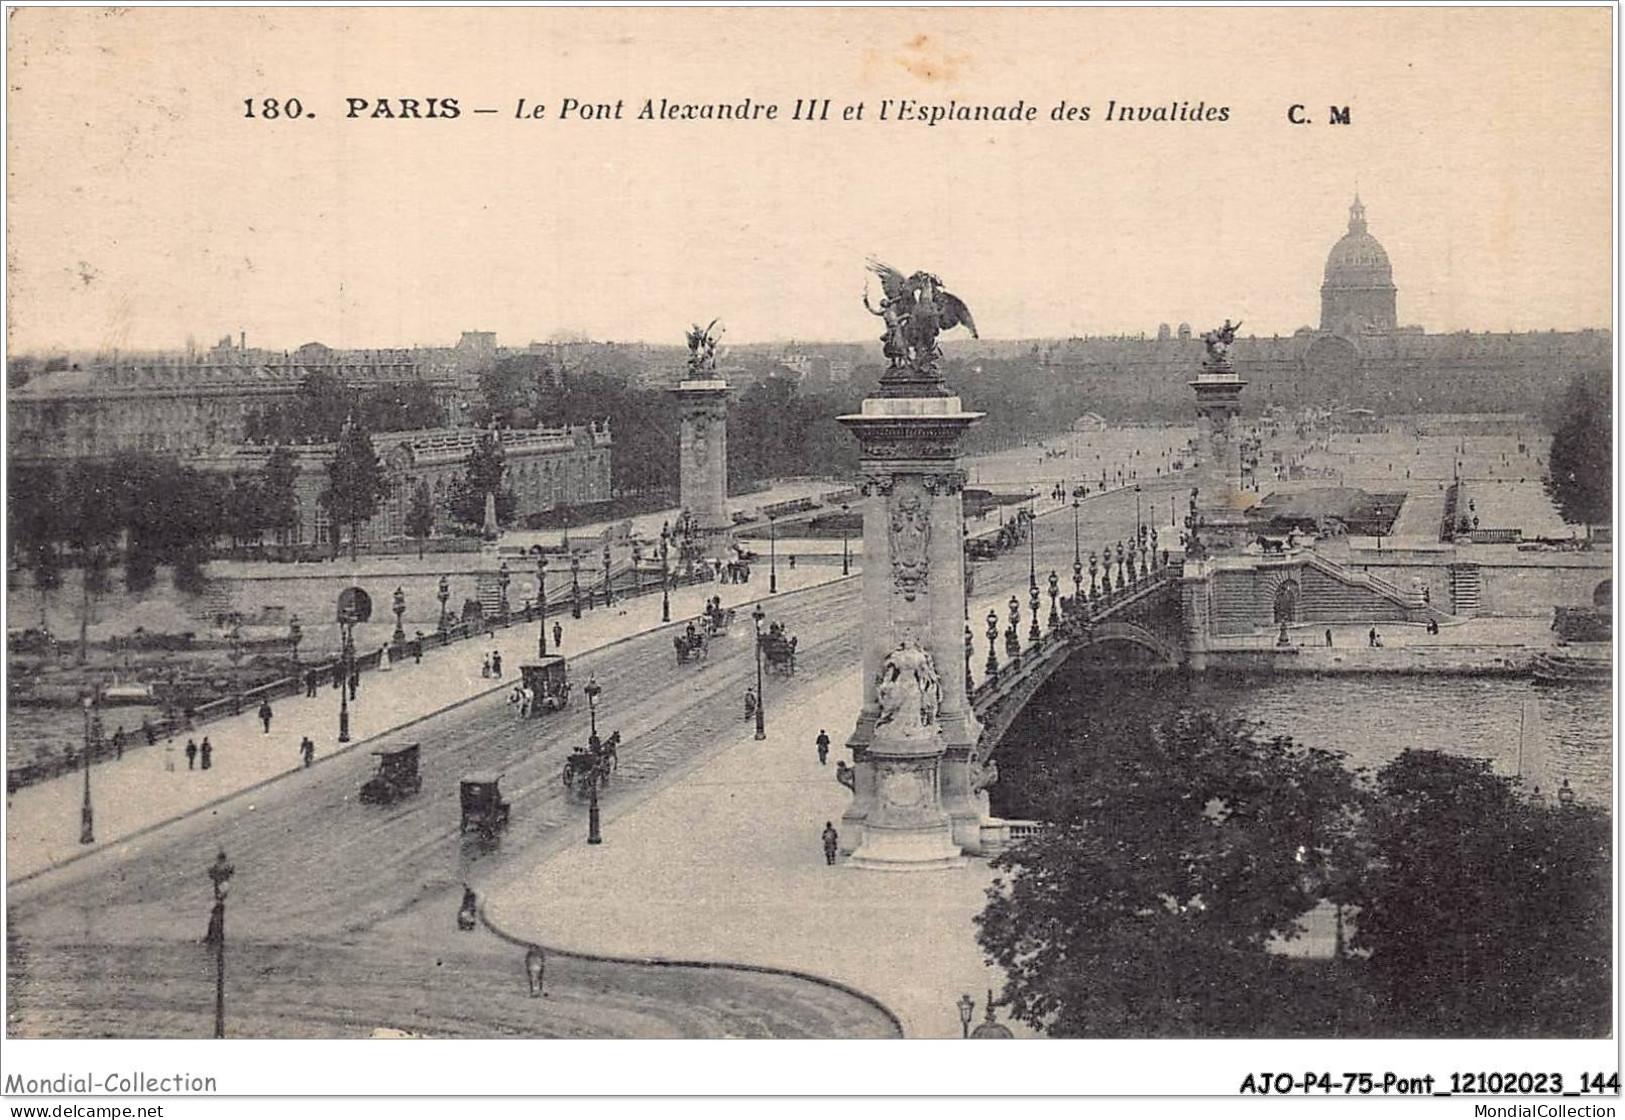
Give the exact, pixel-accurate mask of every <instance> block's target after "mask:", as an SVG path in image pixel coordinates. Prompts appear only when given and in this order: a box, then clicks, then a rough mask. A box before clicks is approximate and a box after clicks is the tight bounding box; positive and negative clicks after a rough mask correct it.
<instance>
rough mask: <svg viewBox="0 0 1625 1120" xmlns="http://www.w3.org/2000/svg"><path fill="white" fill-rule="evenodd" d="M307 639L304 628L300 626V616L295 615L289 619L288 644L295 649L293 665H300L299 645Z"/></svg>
mask: <svg viewBox="0 0 1625 1120" xmlns="http://www.w3.org/2000/svg"><path fill="white" fill-rule="evenodd" d="M304 637H305V629H304V627H302V626H300V625H299V616H298V615H293V616H291V617H290V618H289V619H288V644H289V645H290V646H291V647H293V653H292V656H293V663H294V664H295V665H297V664H299V643H300V642H301V641H302V640H303V639H304Z"/></svg>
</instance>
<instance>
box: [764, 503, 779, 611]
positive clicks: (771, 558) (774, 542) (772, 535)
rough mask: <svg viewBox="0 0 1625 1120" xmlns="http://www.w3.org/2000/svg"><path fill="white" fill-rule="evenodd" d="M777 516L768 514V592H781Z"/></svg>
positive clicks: (771, 593)
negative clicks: (775, 524)
mask: <svg viewBox="0 0 1625 1120" xmlns="http://www.w3.org/2000/svg"><path fill="white" fill-rule="evenodd" d="M775 521H776V518H775V517H774V515H773V514H771V513H770V514H768V515H767V593H768V594H769V595H777V594H778V593H779V563H778V559H779V558H778V539H779V534H778V530H777V529H776V528H775V527H774V523H775Z"/></svg>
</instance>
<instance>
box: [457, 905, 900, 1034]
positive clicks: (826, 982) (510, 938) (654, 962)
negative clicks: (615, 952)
mask: <svg viewBox="0 0 1625 1120" xmlns="http://www.w3.org/2000/svg"><path fill="white" fill-rule="evenodd" d="M479 914H480V923H481V924H482V925H483V926H485V928H486V929H488V930H490V931H491V932H492V933H493V934H495V935H496V936H497V937H499V938H501V939H502V940H503V941H506V942H508V944H510V945H519V946H531V945H537V946H539V947H540V948H541V949H542V951H543V952H547V953H553V954H555V955H557V956H560V957H572V958H574V959H576V960H581V961H601V962H603V963H605V964H635V965H643V966H645V967H648V968H710V969H728V970H730V971H733V972H760V973H763V974H765V975H768V976H788V977H791V978H792V979H795V980H805V981H807V982H808V983H810V984H817V985H819V986H820V987H824V988H829V989H831V990H833V991H837V992H841V993H843V994H845V995H849V996H852V997H853V998H854V999H857V1000H860V1001H862V1002H863V1003H866V1004H868V1005H869V1006H870V1007H873V1008H874V1009H875V1010H876V1011H878V1012H880V1013H881V1014H882V1015H884V1016H885V1017H886V1020H887V1021H888V1022H889V1023H891V1025H892V1029H893V1030H895V1031H896V1032H897V1037H898V1038H907V1037H908V1035H907V1033H906V1032H905V1031H904V1030H903V1021H902V1020H901V1019H899V1018H898V1017H897V1013H896V1012H894V1011H893V1010H892V1009H891V1008H889V1007H887V1006H886V1005H885V1004H883V1003H881V1002H880V1001H879V1000H878V999H876V998H875V997H874V996H872V995H870V994H869V993H868V992H864V991H860V990H859V989H857V988H854V987H852V986H851V985H850V984H843V983H841V982H840V981H839V980H831V979H829V978H828V977H827V976H816V975H814V974H813V973H811V972H800V971H797V970H796V969H793V968H774V967H772V966H771V965H765V964H745V963H742V962H738V961H685V960H676V959H672V958H668V957H617V956H611V955H609V954H607V953H584V952H581V951H580V950H576V949H558V948H555V947H553V946H551V945H542V944H541V943H540V942H537V941H529V940H526V939H525V938H522V937H515V936H514V935H513V934H511V933H509V932H508V931H507V930H505V929H503V928H502V927H501V926H498V925H496V924H495V923H494V922H492V921H491V917H490V915H489V914H487V913H486V912H485V904H484V903H483V902H482V903H480V906H479Z"/></svg>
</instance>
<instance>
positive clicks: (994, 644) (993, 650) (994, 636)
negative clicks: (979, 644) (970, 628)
mask: <svg viewBox="0 0 1625 1120" xmlns="http://www.w3.org/2000/svg"><path fill="white" fill-rule="evenodd" d="M998 642H999V612H998V611H995V610H990V611H988V612H987V679H988V680H990V681H991V680H994V679H995V678H997V677H998V675H999V655H998Z"/></svg>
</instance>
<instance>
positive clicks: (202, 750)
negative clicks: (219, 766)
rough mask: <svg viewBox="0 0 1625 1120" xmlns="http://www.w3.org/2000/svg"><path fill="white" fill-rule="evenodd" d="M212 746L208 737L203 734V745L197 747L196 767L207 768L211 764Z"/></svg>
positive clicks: (212, 756)
mask: <svg viewBox="0 0 1625 1120" xmlns="http://www.w3.org/2000/svg"><path fill="white" fill-rule="evenodd" d="M213 758H214V747H213V746H211V745H210V743H209V737H208V736H207V735H205V736H203V745H202V746H201V747H199V748H198V769H200V770H207V769H208V768H209V767H210V766H212V765H213V761H212V760H213Z"/></svg>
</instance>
